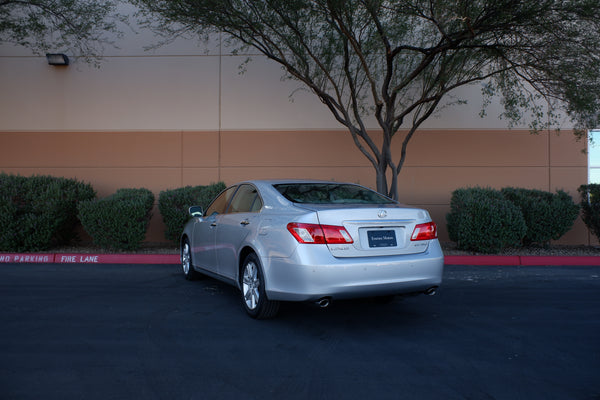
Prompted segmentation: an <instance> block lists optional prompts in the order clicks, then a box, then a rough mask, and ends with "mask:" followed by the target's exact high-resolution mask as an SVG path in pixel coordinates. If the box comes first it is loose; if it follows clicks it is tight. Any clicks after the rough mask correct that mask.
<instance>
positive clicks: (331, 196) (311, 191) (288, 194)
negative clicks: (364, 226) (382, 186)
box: [273, 183, 395, 204]
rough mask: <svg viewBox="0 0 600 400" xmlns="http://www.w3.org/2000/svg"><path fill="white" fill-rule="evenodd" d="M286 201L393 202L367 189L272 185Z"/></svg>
mask: <svg viewBox="0 0 600 400" xmlns="http://www.w3.org/2000/svg"><path fill="white" fill-rule="evenodd" d="M273 186H274V187H275V189H277V190H278V191H279V193H281V194H282V195H283V196H284V197H285V198H286V199H288V200H289V201H292V202H294V203H310V204H393V203H395V202H394V201H393V200H391V199H389V198H387V197H385V196H383V195H381V194H379V193H377V192H375V191H373V190H370V189H367V188H364V187H362V186H357V185H351V184H337V183H284V184H278V185H273Z"/></svg>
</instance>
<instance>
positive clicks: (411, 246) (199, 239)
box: [181, 180, 444, 318]
mask: <svg viewBox="0 0 600 400" xmlns="http://www.w3.org/2000/svg"><path fill="white" fill-rule="evenodd" d="M190 214H191V216H192V218H191V219H190V221H189V222H188V223H187V224H186V226H185V228H184V231H183V234H182V236H181V261H182V266H183V273H184V274H185V277H186V278H187V279H190V280H192V279H195V278H198V277H199V276H200V274H204V275H208V276H211V277H214V278H217V279H220V280H222V281H225V282H228V283H230V284H232V285H234V286H236V287H237V288H239V289H240V292H241V298H242V304H243V305H244V308H245V310H246V311H247V312H248V314H249V315H250V316H251V317H253V318H270V317H273V316H275V314H276V313H277V311H278V309H279V302H280V301H314V302H317V303H318V304H319V305H321V306H327V305H328V304H329V302H330V301H331V300H332V299H349V298H360V297H380V298H383V299H391V298H393V296H395V295H402V294H416V293H426V294H433V293H435V290H436V289H437V287H438V286H439V285H440V284H441V282H442V270H443V265H444V256H443V253H442V250H441V247H440V244H439V242H438V240H437V228H436V225H435V223H434V222H433V221H432V220H431V217H430V216H429V213H428V212H427V211H425V210H422V209H418V208H412V207H407V206H405V205H402V204H400V203H398V202H396V201H394V200H391V199H389V198H387V197H385V196H383V195H381V194H379V193H377V192H375V191H373V190H371V189H368V188H365V187H363V186H360V185H355V184H349V183H338V182H325V181H300V180H292V181H290V180H286V181H274V180H273V181H248V182H242V183H238V184H236V185H233V186H231V187H229V188H227V189H225V190H224V191H223V192H221V193H220V194H219V195H218V196H217V197H216V198H215V199H214V200H213V202H212V203H211V204H210V205H209V206H208V208H206V210H202V209H201V208H200V207H197V206H194V207H190Z"/></svg>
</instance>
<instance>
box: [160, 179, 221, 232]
mask: <svg viewBox="0 0 600 400" xmlns="http://www.w3.org/2000/svg"><path fill="white" fill-rule="evenodd" d="M223 190H225V184H224V183H223V182H219V183H213V184H211V185H208V186H186V187H183V188H178V189H173V190H165V191H162V192H160V194H159V196H158V209H159V211H160V213H161V215H162V217H163V221H164V222H165V226H166V229H165V237H166V238H167V239H168V240H171V241H173V242H175V243H178V242H179V237H180V236H181V232H182V231H183V226H184V225H185V223H186V222H187V221H188V220H189V218H190V216H189V215H188V209H189V208H190V207H191V206H202V208H203V209H206V207H207V206H208V205H209V203H210V202H211V200H212V199H214V198H215V197H216V196H217V195H218V194H219V193H221V192H222V191H223Z"/></svg>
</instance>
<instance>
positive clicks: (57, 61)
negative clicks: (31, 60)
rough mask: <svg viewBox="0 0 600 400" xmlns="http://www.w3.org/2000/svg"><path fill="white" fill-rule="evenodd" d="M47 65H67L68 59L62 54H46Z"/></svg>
mask: <svg viewBox="0 0 600 400" xmlns="http://www.w3.org/2000/svg"><path fill="white" fill-rule="evenodd" d="M46 60H48V65H69V57H67V55H66V54H62V53H54V54H51V53H48V54H46Z"/></svg>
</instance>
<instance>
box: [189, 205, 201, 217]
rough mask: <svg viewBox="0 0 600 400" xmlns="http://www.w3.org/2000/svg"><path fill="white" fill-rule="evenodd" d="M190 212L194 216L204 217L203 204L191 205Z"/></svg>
mask: <svg viewBox="0 0 600 400" xmlns="http://www.w3.org/2000/svg"><path fill="white" fill-rule="evenodd" d="M188 212H189V214H190V215H191V216H192V217H197V218H200V217H202V213H203V212H202V206H191V207H190V209H189V210H188Z"/></svg>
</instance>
